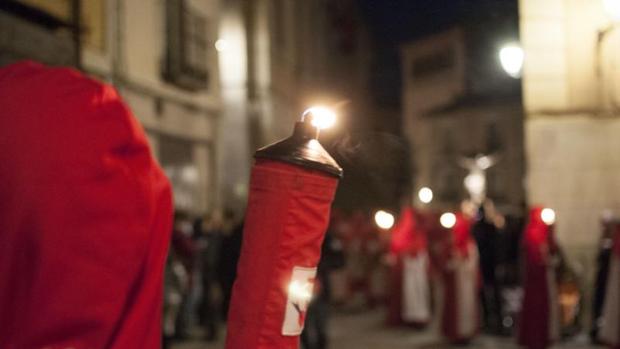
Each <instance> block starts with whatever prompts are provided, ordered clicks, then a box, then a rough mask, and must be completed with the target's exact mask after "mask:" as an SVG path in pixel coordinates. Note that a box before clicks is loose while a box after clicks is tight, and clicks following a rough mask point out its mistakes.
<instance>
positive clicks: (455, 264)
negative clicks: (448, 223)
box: [441, 213, 480, 343]
mask: <svg viewBox="0 0 620 349" xmlns="http://www.w3.org/2000/svg"><path fill="white" fill-rule="evenodd" d="M451 231H452V241H451V244H450V246H449V248H447V249H446V251H444V259H445V260H446V261H447V262H446V263H445V264H443V265H442V268H443V270H441V272H442V281H443V314H442V321H441V330H442V333H443V335H444V336H445V337H446V338H448V340H449V341H450V342H452V343H467V342H469V341H470V340H471V339H472V338H473V337H474V336H475V335H476V334H477V333H478V325H479V319H478V317H479V314H478V308H479V304H478V303H479V298H478V290H479V284H480V275H479V266H478V248H477V246H476V242H475V240H474V239H473V237H472V236H471V219H470V218H468V217H467V216H466V215H465V214H463V213H457V214H456V223H455V225H454V227H453V228H452V230H451Z"/></svg>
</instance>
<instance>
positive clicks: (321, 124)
mask: <svg viewBox="0 0 620 349" xmlns="http://www.w3.org/2000/svg"><path fill="white" fill-rule="evenodd" d="M307 115H310V116H311V117H312V125H313V126H315V127H318V128H319V129H321V130H324V129H327V128H330V127H332V126H334V124H335V123H336V113H335V112H334V111H333V110H331V109H329V108H327V107H322V106H316V107H311V108H308V109H306V111H304V113H303V117H306V116H307Z"/></svg>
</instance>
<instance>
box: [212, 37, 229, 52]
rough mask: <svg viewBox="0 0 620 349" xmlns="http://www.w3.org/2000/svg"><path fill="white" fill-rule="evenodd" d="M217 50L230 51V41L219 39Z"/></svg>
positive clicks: (216, 45)
mask: <svg viewBox="0 0 620 349" xmlns="http://www.w3.org/2000/svg"><path fill="white" fill-rule="evenodd" d="M215 49H216V50H217V51H218V52H224V51H226V50H227V49H228V41H226V40H224V39H219V40H217V41H216V42H215Z"/></svg>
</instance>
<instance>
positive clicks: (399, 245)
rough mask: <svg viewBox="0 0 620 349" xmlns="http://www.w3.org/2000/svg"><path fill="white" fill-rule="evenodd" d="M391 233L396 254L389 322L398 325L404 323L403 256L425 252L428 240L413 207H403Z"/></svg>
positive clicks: (388, 312) (392, 272) (391, 280)
mask: <svg viewBox="0 0 620 349" xmlns="http://www.w3.org/2000/svg"><path fill="white" fill-rule="evenodd" d="M391 233H392V236H391V240H390V254H391V255H393V256H394V258H395V264H394V265H393V266H392V270H391V271H390V297H389V298H388V300H387V301H388V311H387V323H388V325H391V326H396V325H400V324H403V320H402V303H403V302H402V301H403V300H402V297H403V292H402V287H403V257H404V255H411V256H416V255H417V254H418V253H420V252H425V251H426V249H427V241H426V235H425V234H424V232H423V230H422V227H421V225H420V224H418V222H417V214H416V212H415V210H414V209H413V208H412V207H403V209H402V210H401V214H400V217H399V220H398V223H397V224H396V225H395V226H394V227H393V228H392V230H391Z"/></svg>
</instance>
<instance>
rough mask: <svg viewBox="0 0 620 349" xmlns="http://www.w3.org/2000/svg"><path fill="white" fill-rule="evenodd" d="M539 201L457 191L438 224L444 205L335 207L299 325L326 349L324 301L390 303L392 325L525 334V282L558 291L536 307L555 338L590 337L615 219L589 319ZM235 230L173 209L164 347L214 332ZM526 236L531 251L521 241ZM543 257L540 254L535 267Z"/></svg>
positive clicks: (310, 341)
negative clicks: (502, 204) (472, 198)
mask: <svg viewBox="0 0 620 349" xmlns="http://www.w3.org/2000/svg"><path fill="white" fill-rule="evenodd" d="M541 210H542V208H534V209H532V210H530V211H531V213H530V216H529V217H527V216H526V215H525V214H521V213H520V212H518V211H516V212H518V213H510V212H506V213H503V212H501V210H499V209H498V208H496V207H495V205H494V204H493V202H492V201H490V200H486V201H485V202H484V203H483V204H481V205H473V204H472V203H471V202H469V201H465V202H464V203H463V204H462V205H461V207H460V208H459V209H458V210H456V212H455V222H454V224H453V225H451V226H444V223H443V217H442V215H441V213H440V212H436V211H433V210H430V209H426V208H420V207H418V208H413V207H411V206H407V205H405V206H403V208H402V210H401V212H400V214H399V215H398V216H397V222H396V224H395V225H394V226H393V227H392V228H390V229H383V228H380V227H379V226H378V225H377V224H376V222H375V221H374V220H373V217H372V215H371V212H363V211H354V212H351V213H345V212H342V211H339V210H337V209H334V210H333V211H332V213H331V218H330V223H329V228H328V231H327V234H326V237H325V240H324V243H323V247H322V252H321V255H322V256H321V262H320V264H319V267H318V275H317V282H316V285H315V295H314V297H313V301H312V303H311V304H310V306H309V309H308V315H307V318H306V325H305V329H304V333H303V334H302V339H301V342H302V345H303V347H304V348H305V349H315V348H317V349H319V348H327V347H328V339H329V338H328V335H327V332H328V331H327V326H328V319H329V314H330V313H331V312H332V310H334V309H336V310H338V311H347V312H356V311H363V310H367V309H369V308H374V307H378V306H386V307H387V319H386V323H387V325H389V326H410V327H413V328H425V327H428V326H429V325H430V324H431V323H433V321H434V319H436V321H437V323H438V325H437V326H438V327H439V329H440V331H442V332H443V334H444V335H445V336H446V337H447V338H448V339H450V338H452V339H453V342H457V343H462V342H468V341H469V340H470V339H471V338H473V337H474V336H475V334H477V333H479V331H480V330H481V331H482V332H484V333H487V334H491V335H501V336H510V335H517V336H525V337H528V338H529V337H531V335H530V334H519V330H518V329H519V327H521V328H522V327H523V326H519V322H520V321H521V322H523V321H524V320H523V319H522V317H523V316H525V315H524V314H525V313H527V311H524V307H523V305H524V302H530V303H531V302H532V301H531V300H529V301H528V300H527V298H528V295H527V292H528V287H529V288H530V291H529V292H530V293H536V294H537V295H535V297H537V298H536V299H540V295H539V293H540V292H545V293H549V292H555V293H554V294H556V295H557V297H556V298H555V299H548V300H547V303H545V304H546V305H545V304H543V305H542V307H543V308H544V307H548V308H549V309H552V308H553V307H552V306H550V305H549V304H552V303H553V304H556V303H557V314H556V313H554V314H555V315H556V316H557V318H556V320H557V325H558V333H557V335H558V338H559V337H560V336H561V337H569V336H572V335H575V334H577V333H579V332H580V331H582V330H584V327H583V324H584V323H586V322H591V323H592V327H591V331H590V332H591V336H592V340H593V341H594V342H598V331H599V327H600V326H601V323H602V320H601V316H602V312H603V304H604V298H605V289H606V281H607V273H608V269H609V260H610V258H611V257H610V256H611V253H612V252H611V251H612V246H613V241H612V240H613V235H614V233H615V232H617V231H620V230H619V224H618V221H617V220H616V219H615V218H614V217H613V216H612V215H610V214H606V215H604V216H603V218H602V235H601V243H600V252H599V256H598V259H597V275H596V284H595V290H594V292H593V294H594V297H593V301H592V316H593V318H592V319H591V321H584V320H585V319H583V315H584V314H583V308H584V302H585V301H586V300H584V297H583V295H584V289H583V285H584V280H583V279H582V278H583V275H578V273H576V272H575V271H574V268H572V267H571V263H570V262H569V261H568V260H567V259H566V257H565V254H564V253H563V252H562V249H561V247H560V246H559V245H558V244H557V243H556V242H555V239H554V238H553V233H552V231H553V229H552V228H553V222H551V223H548V224H547V223H543V222H542V221H541V220H540V218H539V217H538V216H539V215H540V212H541ZM522 211H523V212H525V211H526V208H525V207H524V208H523V210H522ZM532 212H534V213H532ZM536 224H538V225H539V226H540V227H542V228H538V227H537V226H536ZM544 227H547V228H544ZM540 229H543V230H544V231H543V232H542V234H543V235H541V236H543V238H542V240H540V239H539V240H532V241H530V240H531V239H534V238H528V236H530V235H532V234H535V232H536V231H539V230H540ZM545 229H546V230H545ZM242 234H243V220H242V219H239V218H237V217H235V215H234V213H233V212H232V211H230V210H224V211H214V212H212V213H210V214H206V215H204V216H202V217H198V218H195V219H192V218H191V217H190V216H189V215H188V214H185V213H183V212H177V213H176V214H175V223H174V231H173V234H172V243H171V250H170V254H169V256H168V260H167V263H166V273H165V303H164V343H165V346H166V347H169V343H170V342H171V341H174V340H183V339H186V338H188V336H189V335H190V330H191V329H192V328H196V327H201V328H202V329H203V331H202V333H204V336H205V340H207V341H214V340H217V339H218V337H219V336H221V335H222V334H221V333H220V332H221V327H222V326H223V324H224V323H225V319H226V314H227V311H228V304H229V302H230V297H231V291H232V286H233V283H234V280H235V276H236V267H237V261H238V259H239V255H240V252H241V243H242ZM532 236H534V235H532ZM528 239H530V240H528ZM532 243H534V244H535V246H534V250H533V252H532V250H528V248H530V247H528V246H530V245H531V244H532ZM536 244H538V245H536ZM540 246H544V248H545V249H546V250H544V253H546V254H548V255H546V256H542V257H541V258H548V260H549V262H548V265H551V266H552V269H553V272H554V274H553V275H554V276H553V278H554V283H555V286H554V288H553V289H550V288H547V286H544V287H542V289H541V288H540V285H537V284H536V281H534V283H532V281H531V280H533V279H532V277H531V276H530V277H529V279H528V275H530V274H532V273H534V274H535V273H536V271H532V270H535V267H532V265H533V264H532V263H534V264H535V263H536V261H537V259H536V258H538V257H536V256H533V255H532V253H534V254H536V255H538V254H539V250H540V249H541V247H540ZM528 251H529V252H528ZM420 256H423V257H424V258H423V259H420V258H419V257H420ZM539 257H540V256H539ZM545 263H547V262H545ZM468 265H469V269H467V268H468ZM547 267H548V266H547V264H544V266H543V269H544V268H547ZM541 270H542V269H541ZM544 270H547V269H544ZM459 275H460V276H459ZM532 275H533V274H532ZM468 278H469V279H470V281H471V282H467V281H466V280H467V279H468ZM470 284H471V285H472V290H473V291H472V292H470V293H471V294H475V300H474V301H473V303H472V304H473V308H472V307H470V308H469V310H467V307H463V306H462V303H463V302H464V300H463V299H464V298H463V296H462V294H466V293H467V292H466V291H464V290H465V289H466V286H467V285H470ZM532 287H533V288H532ZM463 292H465V293H463ZM530 297H532V295H530ZM465 303H467V302H465ZM455 311H456V312H461V313H459V314H456V313H454V312H455ZM450 312H452V313H450ZM468 312H470V313H468ZM534 316H538V315H536V314H535V315H534ZM447 318H465V319H469V320H470V321H469V322H470V323H473V324H475V325H474V327H472V331H471V332H470V333H469V334H464V333H460V332H459V330H458V328H459V327H458V326H459V325H458V323H456V324H452V323H450V321H448V320H446V319H447ZM446 321H448V322H446ZM521 331H522V330H521ZM549 343H551V342H549Z"/></svg>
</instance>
